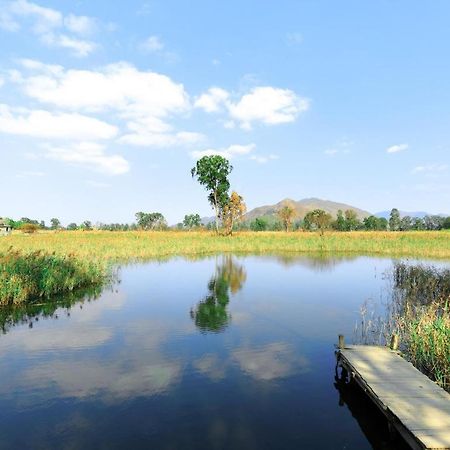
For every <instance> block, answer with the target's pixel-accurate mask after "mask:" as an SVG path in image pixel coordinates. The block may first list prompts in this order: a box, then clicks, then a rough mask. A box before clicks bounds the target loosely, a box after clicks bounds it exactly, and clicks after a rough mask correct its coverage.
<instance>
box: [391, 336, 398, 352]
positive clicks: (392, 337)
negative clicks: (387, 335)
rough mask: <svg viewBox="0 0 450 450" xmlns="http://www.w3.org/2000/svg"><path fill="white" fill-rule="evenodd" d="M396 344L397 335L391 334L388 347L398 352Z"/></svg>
mask: <svg viewBox="0 0 450 450" xmlns="http://www.w3.org/2000/svg"><path fill="white" fill-rule="evenodd" d="M398 342H399V338H398V334H395V333H393V334H392V336H391V345H390V346H389V347H390V348H391V350H394V351H396V350H398Z"/></svg>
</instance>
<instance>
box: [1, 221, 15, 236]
mask: <svg viewBox="0 0 450 450" xmlns="http://www.w3.org/2000/svg"><path fill="white" fill-rule="evenodd" d="M11 231H12V227H11V225H10V224H9V223H8V222H7V221H6V220H4V219H2V218H1V217H0V236H8V234H11Z"/></svg>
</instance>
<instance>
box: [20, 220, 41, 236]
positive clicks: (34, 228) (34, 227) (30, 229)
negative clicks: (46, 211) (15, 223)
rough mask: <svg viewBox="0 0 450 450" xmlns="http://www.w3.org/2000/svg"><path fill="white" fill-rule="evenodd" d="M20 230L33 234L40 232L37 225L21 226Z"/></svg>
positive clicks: (26, 224)
mask: <svg viewBox="0 0 450 450" xmlns="http://www.w3.org/2000/svg"><path fill="white" fill-rule="evenodd" d="M19 230H20V231H22V233H26V234H33V233H36V231H37V230H39V225H36V224H35V223H23V224H22V225H20V227H19Z"/></svg>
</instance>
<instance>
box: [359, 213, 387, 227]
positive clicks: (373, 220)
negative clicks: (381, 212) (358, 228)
mask: <svg viewBox="0 0 450 450" xmlns="http://www.w3.org/2000/svg"><path fill="white" fill-rule="evenodd" d="M363 226H364V229H365V230H367V231H385V230H387V226H388V221H387V219H385V218H384V217H375V216H369V217H366V218H365V219H364V220H363Z"/></svg>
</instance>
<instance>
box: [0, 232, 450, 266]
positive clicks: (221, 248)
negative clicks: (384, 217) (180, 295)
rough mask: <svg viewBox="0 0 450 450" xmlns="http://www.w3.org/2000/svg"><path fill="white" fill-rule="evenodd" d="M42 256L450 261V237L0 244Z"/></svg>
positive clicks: (251, 235) (12, 239)
mask: <svg viewBox="0 0 450 450" xmlns="http://www.w3.org/2000/svg"><path fill="white" fill-rule="evenodd" d="M9 246H13V247H14V248H15V249H19V250H25V251H27V252H28V251H34V250H45V251H48V252H56V254H59V255H67V254H74V255H77V256H80V257H82V258H89V259H101V260H108V261H114V262H126V261H139V260H146V259H155V258H165V257H170V256H174V255H184V256H189V255H192V256H196V255H197V256H198V255H205V254H213V253H251V254H265V253H272V254H275V253H289V252H292V253H321V254H324V255H329V254H333V255H336V254H342V253H346V254H349V253H353V254H367V255H380V256H412V257H420V258H424V257H429V258H450V233H449V232H446V231H438V232H433V231H427V232H420V231H414V232H401V233H400V232H399V233H396V232H377V231H373V232H326V233H325V234H324V235H323V236H321V235H320V234H319V233H311V232H291V233H285V232H239V233H236V234H233V236H216V235H214V234H212V233H210V232H206V231H205V232H177V231H166V232H162V231H153V232H152V231H129V232H127V231H122V232H111V231H63V232H42V233H36V234H33V235H23V234H14V233H13V234H12V235H11V236H7V237H4V238H0V252H1V251H2V250H3V251H6V250H7V248H8V247H9Z"/></svg>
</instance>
